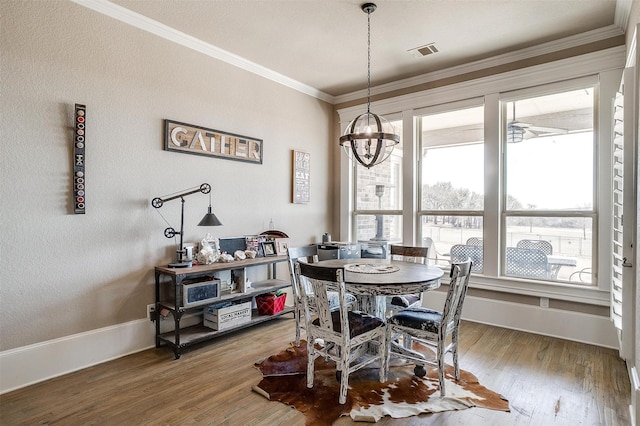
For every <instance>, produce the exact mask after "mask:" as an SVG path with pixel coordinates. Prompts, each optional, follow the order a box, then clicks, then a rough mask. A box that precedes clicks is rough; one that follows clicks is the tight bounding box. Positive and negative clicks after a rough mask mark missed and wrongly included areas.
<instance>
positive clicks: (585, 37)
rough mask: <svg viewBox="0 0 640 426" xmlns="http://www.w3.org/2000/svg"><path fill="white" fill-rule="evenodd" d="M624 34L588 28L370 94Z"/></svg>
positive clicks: (346, 98)
mask: <svg viewBox="0 0 640 426" xmlns="http://www.w3.org/2000/svg"><path fill="white" fill-rule="evenodd" d="M616 10H617V9H616ZM623 34H624V31H622V30H621V29H620V28H619V27H618V26H616V25H609V26H607V27H603V28H599V29H596V30H592V31H588V32H585V33H582V34H576V35H573V36H570V37H565V38H563V39H559V40H554V41H550V42H548V43H543V44H540V45H537V46H533V47H529V48H526V49H521V50H517V51H514V52H508V53H504V54H502V55H497V56H493V57H491V58H487V59H481V60H478V61H474V62H470V63H468V64H464V65H459V66H456V67H451V68H447V69H444V70H440V71H434V72H431V73H427V74H422V75H419V76H416V77H410V78H406V79H403V80H398V81H394V82H391V83H387V84H381V85H379V86H375V87H372V88H371V95H372V96H374V95H379V94H382V93H388V92H393V91H396V90H401V89H406V88H408V87H414V86H419V85H422V84H425V83H430V82H433V81H438V80H444V79H448V78H452V77H456V76H458V75H463V74H468V73H472V72H476V71H480V70H483V69H486V68H493V67H499V66H502V65H506V64H509V63H512V62H517V61H521V60H526V59H530V58H535V57H537V56H542V55H546V54H549V53H554V52H558V51H561V50H565V49H572V48H575V47H578V46H582V45H585V44H589V43H594V42H598V41H601V40H606V39H609V38H612V37H617V36H620V35H623ZM366 96H367V91H366V90H358V91H356V92H352V93H348V94H345V95H339V96H336V97H335V103H337V104H340V103H344V102H352V101H355V100H358V99H362V98H366Z"/></svg>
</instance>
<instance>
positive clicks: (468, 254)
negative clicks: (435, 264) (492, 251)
mask: <svg viewBox="0 0 640 426" xmlns="http://www.w3.org/2000/svg"><path fill="white" fill-rule="evenodd" d="M467 259H471V262H473V265H472V266H471V271H472V272H478V273H482V269H483V267H484V266H483V263H482V259H483V247H482V245H468V244H456V245H454V246H453V247H451V264H455V263H462V262H464V261H466V260H467Z"/></svg>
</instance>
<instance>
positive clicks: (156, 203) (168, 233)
mask: <svg viewBox="0 0 640 426" xmlns="http://www.w3.org/2000/svg"><path fill="white" fill-rule="evenodd" d="M198 192H201V193H203V194H209V210H208V212H207V214H205V215H204V217H203V218H202V220H201V221H200V223H198V226H220V225H222V223H221V222H220V221H219V220H218V218H217V217H216V215H215V214H213V213H212V212H211V185H209V184H208V183H203V184H202V185H200V187H199V188H198V189H193V190H190V191H185V192H181V193H180V194H176V195H172V196H170V197H167V198H154V199H153V200H151V205H152V206H153V207H155V208H156V209H159V208H160V207H162V205H163V204H164V203H165V202H166V201H171V200H175V199H177V198H180V201H181V202H182V210H181V214H180V232H176V230H175V229H173V228H172V227H168V228H166V229H165V230H164V236H165V237H167V238H173V237H175V236H176V235H180V246H179V248H178V250H176V253H177V254H178V258H177V262H175V263H170V264H169V267H170V268H190V267H191V266H193V263H192V261H191V260H187V261H185V260H184V254H185V251H186V250H185V249H184V247H183V246H182V237H183V236H184V197H186V196H187V195H191V194H195V193H198Z"/></svg>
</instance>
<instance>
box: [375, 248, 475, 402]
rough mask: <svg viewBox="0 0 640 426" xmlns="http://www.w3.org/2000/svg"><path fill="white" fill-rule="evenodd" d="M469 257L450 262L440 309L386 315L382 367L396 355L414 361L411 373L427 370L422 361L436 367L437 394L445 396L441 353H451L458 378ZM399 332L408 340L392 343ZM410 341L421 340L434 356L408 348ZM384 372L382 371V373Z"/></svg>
mask: <svg viewBox="0 0 640 426" xmlns="http://www.w3.org/2000/svg"><path fill="white" fill-rule="evenodd" d="M471 266H472V261H471V259H467V260H466V261H464V262H461V263H454V264H452V265H451V272H450V275H449V276H450V278H451V280H450V282H449V290H448V291H447V298H446V300H445V302H444V307H443V309H442V312H439V311H434V310H431V309H427V308H423V307H414V308H407V309H404V310H402V311H400V312H398V313H397V314H395V315H393V316H392V317H390V318H389V319H387V348H388V349H387V352H388V353H387V358H386V359H385V363H384V366H385V371H386V372H388V369H389V359H390V357H398V358H402V359H406V360H409V361H412V362H414V363H415V364H416V365H415V367H414V369H413V371H414V374H415V375H416V376H418V377H424V376H425V375H426V373H427V371H426V369H425V368H424V366H425V365H432V366H435V367H437V368H438V380H439V384H440V396H445V384H444V370H445V362H444V361H445V355H446V354H447V353H449V352H450V353H451V354H452V356H453V367H454V376H455V379H456V380H459V379H460V365H459V362H458V338H459V335H460V333H459V331H460V318H461V314H462V304H463V302H464V299H465V296H466V294H467V288H468V287H469V277H470V276H471ZM399 334H401V335H402V336H403V338H404V339H409V341H408V342H403V345H402V346H400V345H398V344H394V342H393V339H394V338H395V337H396V336H398V335H399ZM413 341H417V342H419V343H422V344H424V345H426V346H428V347H430V348H432V349H433V350H434V351H435V360H433V359H427V358H426V357H425V356H424V355H423V354H421V353H419V352H417V351H415V350H414V349H412V343H413ZM385 375H386V373H385Z"/></svg>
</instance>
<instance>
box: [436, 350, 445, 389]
mask: <svg viewBox="0 0 640 426" xmlns="http://www.w3.org/2000/svg"><path fill="white" fill-rule="evenodd" d="M437 350H438V353H437V354H436V356H437V357H438V381H439V382H440V396H445V392H446V391H445V388H444V367H445V365H444V344H443V343H442V340H440V341H439V342H438V349H437Z"/></svg>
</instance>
